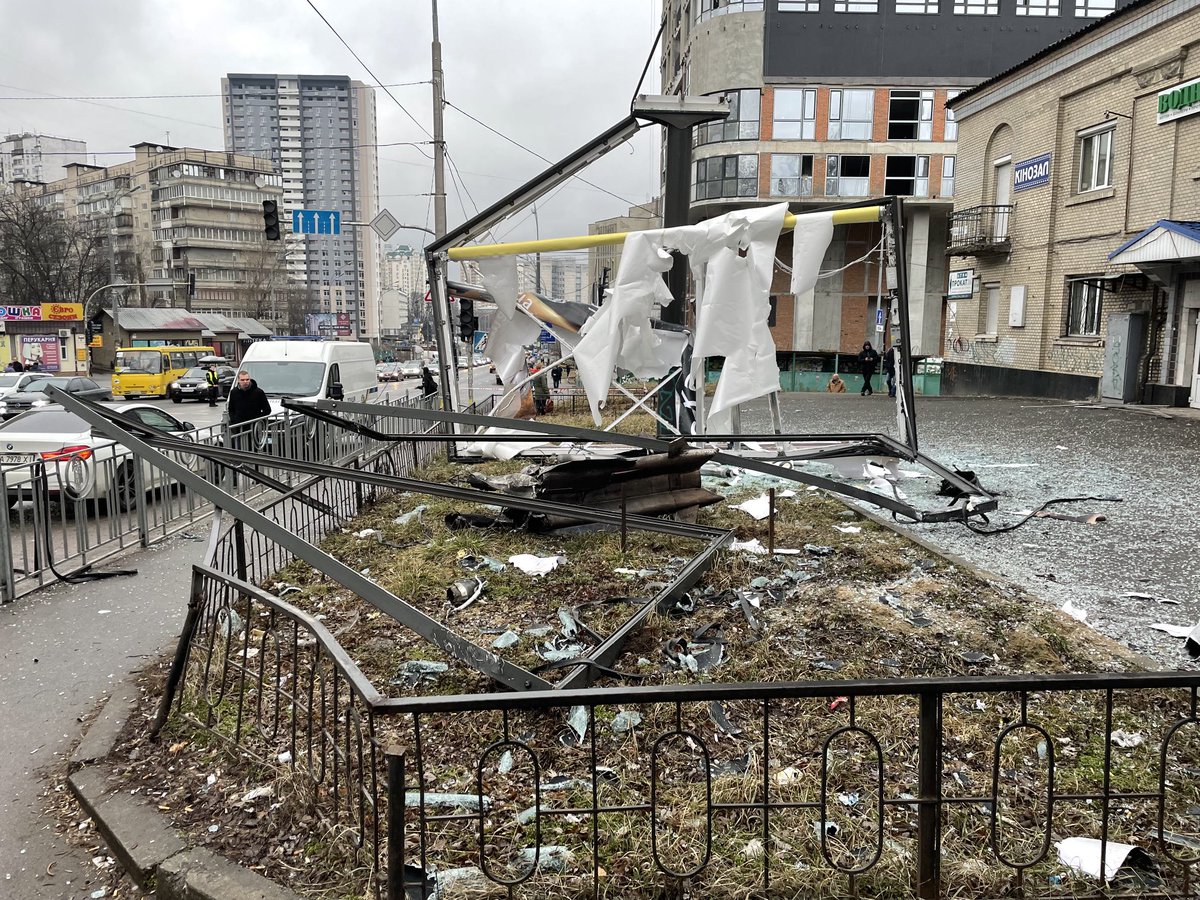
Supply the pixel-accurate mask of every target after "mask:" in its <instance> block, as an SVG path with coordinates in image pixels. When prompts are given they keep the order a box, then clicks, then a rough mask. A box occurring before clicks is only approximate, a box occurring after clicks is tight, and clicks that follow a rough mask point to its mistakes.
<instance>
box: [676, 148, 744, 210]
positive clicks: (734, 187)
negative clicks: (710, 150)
mask: <svg viewBox="0 0 1200 900" xmlns="http://www.w3.org/2000/svg"><path fill="white" fill-rule="evenodd" d="M692 195H693V196H692V199H693V200H712V199H716V198H718V197H757V196H758V156H757V155H755V154H752V153H744V154H741V155H738V156H713V157H710V158H709V159H700V160H697V161H696V178H695V184H694V186H693V189H692Z"/></svg>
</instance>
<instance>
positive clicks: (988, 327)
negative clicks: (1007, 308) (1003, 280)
mask: <svg viewBox="0 0 1200 900" xmlns="http://www.w3.org/2000/svg"><path fill="white" fill-rule="evenodd" d="M983 292H984V296H985V297H986V298H987V299H986V304H985V306H984V308H983V316H984V318H983V333H984V334H995V333H996V329H997V328H998V327H999V326H1000V285H998V284H985V285H984V286H983Z"/></svg>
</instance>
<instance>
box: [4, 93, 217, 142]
mask: <svg viewBox="0 0 1200 900" xmlns="http://www.w3.org/2000/svg"><path fill="white" fill-rule="evenodd" d="M0 88H6V89H7V90H10V91H23V90H26V89H25V88H22V87H17V86H16V85H12V84H0ZM38 93H42V94H45V95H46V96H45V97H41V98H34V99H43V100H68V99H76V100H77V102H79V103H86V104H88V105H89V106H99V107H101V108H102V109H115V110H118V111H120V112H127V113H132V114H133V115H135V116H146V117H148V118H151V119H165V120H166V121H168V122H182V123H183V124H185V125H196V126H198V127H200V128H215V129H217V130H218V131H220V130H221V126H220V125H213V124H212V123H211V122H193V121H192V120H191V119H181V118H179V117H178V116H164V115H162V114H161V113H152V112H144V111H143V110H140V109H129V108H128V107H125V106H114V105H113V104H111V103H97V102H96V101H95V100H84V99H82V98H68V97H60V96H59V95H58V94H52V93H50V92H49V91H40V92H38ZM18 99H20V98H18Z"/></svg>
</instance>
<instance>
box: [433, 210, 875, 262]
mask: <svg viewBox="0 0 1200 900" xmlns="http://www.w3.org/2000/svg"><path fill="white" fill-rule="evenodd" d="M882 214H883V207H882V206H857V207H855V208H853V209H835V210H834V211H833V224H834V225H853V224H857V223H860V222H878V221H879V219H880V216H881V215H882ZM804 215H819V213H805V214H804ZM797 218H798V217H797V216H795V215H793V214H792V213H788V214H787V215H786V216H785V217H784V219H783V230H784V231H787V230H789V229H791V228H795V227H796V219H797ZM628 236H629V232H628V231H618V232H613V233H612V234H583V235H577V236H575V237H563V238H543V239H542V240H540V241H513V242H512V243H508V244H473V245H471V246H469V247H451V248H450V249H449V250H448V251H447V254H448V255H449V257H450V259H452V260H458V259H484V258H485V257H489V256H512V255H515V254H518V253H553V252H554V251H555V250H586V249H587V248H588V247H607V246H610V245H612V244H623V243H625V238H626V237H628Z"/></svg>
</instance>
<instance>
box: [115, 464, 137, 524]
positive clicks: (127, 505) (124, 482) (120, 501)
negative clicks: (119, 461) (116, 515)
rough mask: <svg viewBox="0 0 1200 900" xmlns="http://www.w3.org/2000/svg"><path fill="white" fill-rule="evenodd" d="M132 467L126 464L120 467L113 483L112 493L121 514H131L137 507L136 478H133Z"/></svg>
mask: <svg viewBox="0 0 1200 900" xmlns="http://www.w3.org/2000/svg"><path fill="white" fill-rule="evenodd" d="M133 465H134V464H133V463H131V462H127V463H125V464H124V465H123V466H121V468H119V469H118V470H117V477H116V480H115V481H114V482H113V493H114V494H115V496H116V501H117V508H118V509H119V510H121V512H133V511H134V510H135V509H137V506H138V495H137V478H136V477H135V476H134V472H133Z"/></svg>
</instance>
